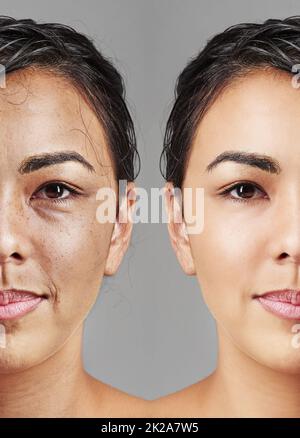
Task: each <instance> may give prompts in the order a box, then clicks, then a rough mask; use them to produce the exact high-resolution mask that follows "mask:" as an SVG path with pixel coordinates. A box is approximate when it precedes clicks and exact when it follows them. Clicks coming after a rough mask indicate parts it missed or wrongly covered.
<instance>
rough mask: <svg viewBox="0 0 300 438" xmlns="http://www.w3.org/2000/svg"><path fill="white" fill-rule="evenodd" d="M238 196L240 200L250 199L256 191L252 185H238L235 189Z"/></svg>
mask: <svg viewBox="0 0 300 438" xmlns="http://www.w3.org/2000/svg"><path fill="white" fill-rule="evenodd" d="M234 190H236V192H237V194H238V196H239V197H241V198H243V197H244V198H252V197H253V196H254V194H255V191H256V190H257V189H256V187H255V186H254V185H253V184H247V183H244V184H239V185H237V186H236V187H235V189H234Z"/></svg>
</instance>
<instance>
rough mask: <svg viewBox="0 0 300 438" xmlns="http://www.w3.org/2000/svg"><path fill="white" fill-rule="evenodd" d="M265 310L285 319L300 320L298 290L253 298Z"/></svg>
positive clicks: (283, 290)
mask: <svg viewBox="0 0 300 438" xmlns="http://www.w3.org/2000/svg"><path fill="white" fill-rule="evenodd" d="M254 298H255V299H256V300H257V301H258V302H259V303H260V304H261V305H262V306H263V308H264V309H265V310H267V311H269V312H271V313H273V314H274V315H277V316H279V317H281V318H286V319H300V290H299V289H282V290H274V291H270V292H266V293H264V294H262V295H258V296H255V297H254Z"/></svg>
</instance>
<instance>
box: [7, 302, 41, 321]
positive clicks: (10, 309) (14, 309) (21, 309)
mask: <svg viewBox="0 0 300 438" xmlns="http://www.w3.org/2000/svg"><path fill="white" fill-rule="evenodd" d="M42 300H43V298H42V297H37V298H32V299H29V300H26V301H17V302H15V303H9V304H6V305H4V306H1V305H0V321H1V320H5V319H13V318H17V317H20V316H23V315H25V314H26V313H28V312H31V311H32V310H34V309H35V308H36V307H37V306H38V305H39V304H40V302H41V301H42Z"/></svg>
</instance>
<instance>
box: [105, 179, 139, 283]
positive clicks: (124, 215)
mask: <svg viewBox="0 0 300 438" xmlns="http://www.w3.org/2000/svg"><path fill="white" fill-rule="evenodd" d="M135 203H136V193H135V185H134V183H133V182H129V183H128V182H127V188H126V194H125V195H124V196H123V197H122V199H121V203H120V205H119V209H118V215H117V217H116V222H115V226H114V229H113V233H112V236H111V241H110V247H109V252H108V256H107V259H106V265H105V269H104V275H108V276H110V275H114V274H115V273H116V272H117V270H118V268H119V266H120V264H121V261H122V259H123V257H124V255H125V253H126V251H127V248H128V245H129V242H130V237H131V233H132V224H133V221H132V215H133V210H134V206H135Z"/></svg>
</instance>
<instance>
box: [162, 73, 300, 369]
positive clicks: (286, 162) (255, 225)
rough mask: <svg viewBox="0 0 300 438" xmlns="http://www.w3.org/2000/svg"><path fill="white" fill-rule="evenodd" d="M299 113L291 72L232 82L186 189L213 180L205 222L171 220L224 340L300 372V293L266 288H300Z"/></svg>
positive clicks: (205, 123) (212, 113) (201, 134)
mask: <svg viewBox="0 0 300 438" xmlns="http://www.w3.org/2000/svg"><path fill="white" fill-rule="evenodd" d="M299 120H300V91H299V89H298V88H296V87H293V86H292V77H291V75H289V74H286V73H284V72H280V71H272V70H269V71H256V72H252V73H251V74H248V75H245V76H244V77H243V78H241V79H239V80H236V81H235V82H233V83H231V84H230V86H228V87H227V88H226V89H225V90H224V91H223V93H222V94H221V95H220V96H219V97H218V98H217V99H216V101H215V102H214V104H213V105H212V106H211V108H210V109H209V110H208V112H207V113H206V115H205V116H204V118H203V119H202V121H201V122H200V123H199V126H198V129H197V132H196V136H195V138H194V141H193V144H192V148H191V153H190V156H189V160H188V162H187V170H186V174H185V179H184V182H183V187H182V189H183V197H184V188H186V187H190V188H192V189H193V193H194V190H195V189H196V188H197V187H202V188H204V228H203V230H202V232H201V233H198V234H188V235H187V234H186V233H185V229H186V224H185V223H184V222H183V223H182V224H174V222H171V223H170V224H169V226H168V227H169V232H170V236H171V242H172V245H173V247H174V249H175V251H176V254H177V256H178V259H179V261H180V263H181V265H182V267H183V269H184V271H185V272H186V273H187V274H190V275H193V274H196V275H197V278H198V280H199V284H200V286H201V291H202V293H203V296H204V299H205V301H206V303H207V305H208V307H209V309H210V310H211V312H212V314H213V316H214V317H215V319H216V322H217V329H218V333H219V335H220V337H221V338H222V340H223V344H224V342H226V343H227V345H231V348H236V349H237V350H236V351H239V352H241V351H242V352H243V353H246V355H248V356H249V357H251V358H253V359H255V360H256V361H257V362H259V363H261V364H263V365H267V366H268V367H271V368H273V369H276V370H284V371H286V372H291V373H293V372H298V373H299V371H300V348H297V346H298V347H299V334H298V335H297V331H299V329H300V325H299V324H300V314H299V310H300V307H298V309H297V304H300V297H299V294H296V293H294V294H290V295H289V293H283V294H282V295H281V296H280V294H279V295H278V294H277V295H276V294H275V295H274V296H273V297H272V296H270V295H269V296H268V298H266V297H267V296H266V295H265V293H266V292H268V291H274V290H281V289H286V288H288V289H300V123H299ZM228 151H229V152H230V155H229V157H230V159H228V154H227V152H228ZM226 154H227V155H226ZM237 154H238V155H237ZM217 157H218V158H217ZM226 157H227V159H226ZM216 159H217V161H218V163H216V162H215V164H213V165H212V164H211V163H213V162H214V161H215V160H216ZM245 160H246V161H247V163H246V162H245ZM207 168H208V169H207ZM170 187H171V185H170V184H167V188H169V189H170ZM173 202H174V197H171V198H170V200H169V202H168V204H167V205H168V207H169V208H170V207H171V206H172V205H173V204H172V203H173ZM262 296H264V299H265V300H266V301H264V299H263V300H262V299H261V298H262ZM272 300H273V301H275V302H276V303H275V304H274V302H273V303H272ZM291 306H292V307H291ZM297 336H298V340H297ZM221 346H222V344H221Z"/></svg>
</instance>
